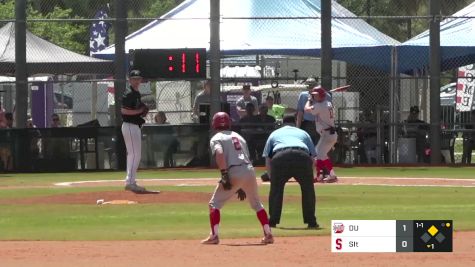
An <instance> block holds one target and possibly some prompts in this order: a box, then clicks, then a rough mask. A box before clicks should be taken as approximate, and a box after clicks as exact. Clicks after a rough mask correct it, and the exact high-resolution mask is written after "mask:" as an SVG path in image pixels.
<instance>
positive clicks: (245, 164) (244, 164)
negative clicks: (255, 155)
mask: <svg viewBox="0 0 475 267" xmlns="http://www.w3.org/2000/svg"><path fill="white" fill-rule="evenodd" d="M249 164H251V163H243V164H239V165H230V166H229V167H228V170H229V169H231V168H232V167H238V166H248V165H249Z"/></svg>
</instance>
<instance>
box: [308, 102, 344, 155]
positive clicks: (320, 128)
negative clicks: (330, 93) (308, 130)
mask: <svg viewBox="0 0 475 267" xmlns="http://www.w3.org/2000/svg"><path fill="white" fill-rule="evenodd" d="M311 113H312V114H313V115H314V116H315V127H316V129H317V133H318V134H320V139H319V140H318V143H317V145H316V146H315V149H316V150H317V159H319V160H326V159H328V152H330V150H331V148H332V147H333V146H334V145H335V143H336V141H337V138H338V135H337V134H336V131H335V132H334V133H333V134H331V133H330V129H333V130H335V117H334V114H335V112H334V109H333V104H332V103H331V102H330V101H328V100H323V101H322V102H315V103H313V109H312V110H311Z"/></svg>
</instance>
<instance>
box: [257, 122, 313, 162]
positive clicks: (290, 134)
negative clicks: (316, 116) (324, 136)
mask: <svg viewBox="0 0 475 267" xmlns="http://www.w3.org/2000/svg"><path fill="white" fill-rule="evenodd" d="M290 147H300V148H303V149H307V150H308V151H309V153H310V154H311V155H312V156H316V155H317V153H316V152H315V147H314V146H313V142H312V138H310V135H308V133H307V132H305V131H304V130H301V129H299V128H296V127H293V126H284V127H282V128H280V129H277V130H275V131H273V132H272V133H271V134H270V136H269V138H268V139H267V142H266V146H265V147H264V152H263V153H262V156H263V157H268V158H272V155H273V153H274V152H275V151H277V150H279V149H283V148H290Z"/></svg>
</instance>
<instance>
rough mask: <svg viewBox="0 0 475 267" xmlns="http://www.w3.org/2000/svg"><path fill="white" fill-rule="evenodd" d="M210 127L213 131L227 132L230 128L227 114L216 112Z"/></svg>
mask: <svg viewBox="0 0 475 267" xmlns="http://www.w3.org/2000/svg"><path fill="white" fill-rule="evenodd" d="M212 126H213V129H215V130H229V129H230V128H231V119H230V118H229V115H228V113H226V112H218V113H216V114H214V116H213V123H212Z"/></svg>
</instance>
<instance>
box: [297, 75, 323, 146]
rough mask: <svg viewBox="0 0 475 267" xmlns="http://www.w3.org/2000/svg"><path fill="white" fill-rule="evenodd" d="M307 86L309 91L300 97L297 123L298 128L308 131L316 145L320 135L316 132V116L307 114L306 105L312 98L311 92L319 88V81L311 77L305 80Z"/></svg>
mask: <svg viewBox="0 0 475 267" xmlns="http://www.w3.org/2000/svg"><path fill="white" fill-rule="evenodd" d="M304 83H305V85H307V91H304V92H301V93H300V95H299V100H298V102H297V121H296V126H297V128H300V129H302V130H304V131H306V132H307V133H308V134H309V135H310V137H311V138H312V142H313V143H314V144H316V143H317V142H318V138H319V135H318V134H317V132H316V131H315V116H313V115H312V114H310V113H307V112H305V110H304V109H305V104H306V103H307V100H308V99H309V97H310V91H311V90H312V89H313V87H315V86H317V80H316V79H315V78H312V77H309V78H308V79H307V80H305V82H304Z"/></svg>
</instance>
